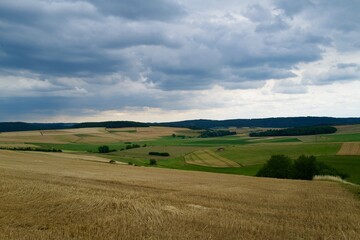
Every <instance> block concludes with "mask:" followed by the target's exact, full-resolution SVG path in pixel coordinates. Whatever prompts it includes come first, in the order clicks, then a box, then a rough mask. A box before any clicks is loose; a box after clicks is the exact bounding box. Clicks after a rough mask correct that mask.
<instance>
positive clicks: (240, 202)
mask: <svg viewBox="0 0 360 240" xmlns="http://www.w3.org/2000/svg"><path fill="white" fill-rule="evenodd" d="M1 152H2V155H1V157H0V173H1V174H0V201H1V203H2V204H1V205H0V239H10V240H11V239H19V240H22V239H40V240H41V239H54V240H58V239H74V238H76V239H80V240H82V239H224V237H225V238H226V239H270V240H271V239H357V238H358V236H359V235H360V221H359V219H360V201H359V200H358V199H357V198H356V197H355V196H354V195H353V194H352V193H350V192H349V191H348V190H347V189H345V188H344V187H342V186H341V185H340V184H338V183H331V182H322V181H312V182H309V181H291V180H278V179H266V178H253V177H245V176H235V175H228V174H220V175H219V174H212V173H202V172H188V171H178V170H169V169H159V168H142V167H134V166H122V165H111V164H105V163H96V162H90V161H80V160H76V159H67V158H63V159H61V158H58V157H54V156H52V155H46V157H45V155H38V153H19V154H21V156H14V155H13V154H14V152H10V151H1ZM16 153H17V152H16ZM60 154H61V153H60ZM39 158H41V161H39ZM34 216H36V217H34Z"/></svg>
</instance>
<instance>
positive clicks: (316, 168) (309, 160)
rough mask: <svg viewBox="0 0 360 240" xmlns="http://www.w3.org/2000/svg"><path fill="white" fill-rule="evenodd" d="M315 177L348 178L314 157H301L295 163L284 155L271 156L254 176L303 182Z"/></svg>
mask: <svg viewBox="0 0 360 240" xmlns="http://www.w3.org/2000/svg"><path fill="white" fill-rule="evenodd" d="M315 175H332V176H340V177H341V178H343V179H344V178H347V177H349V176H348V175H347V174H346V173H342V172H339V171H337V170H336V169H335V168H332V167H330V166H328V165H327V164H325V163H323V162H318V161H317V160H316V157H314V156H305V155H301V156H300V157H299V158H298V159H296V160H295V161H292V160H291V159H290V157H288V156H285V155H273V156H271V158H270V159H269V160H268V161H267V162H266V163H265V165H264V166H263V167H262V168H261V169H260V170H259V171H258V172H257V174H256V176H258V177H272V178H286V179H303V180H312V179H313V177H314V176H315Z"/></svg>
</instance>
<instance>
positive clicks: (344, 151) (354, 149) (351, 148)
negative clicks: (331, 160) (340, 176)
mask: <svg viewBox="0 0 360 240" xmlns="http://www.w3.org/2000/svg"><path fill="white" fill-rule="evenodd" d="M337 155H349V156H351V155H355V156H357V155H360V142H355V143H343V144H342V146H341V148H340V150H339V152H338V153H337Z"/></svg>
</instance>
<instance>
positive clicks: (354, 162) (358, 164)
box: [317, 156, 360, 184]
mask: <svg viewBox="0 0 360 240" xmlns="http://www.w3.org/2000/svg"><path fill="white" fill-rule="evenodd" d="M317 159H318V160H319V161H321V162H325V163H326V164H328V165H329V166H332V167H333V168H335V169H337V170H338V171H341V172H345V173H347V174H349V176H350V178H348V179H346V180H347V181H350V182H353V183H356V184H360V156H318V157H317Z"/></svg>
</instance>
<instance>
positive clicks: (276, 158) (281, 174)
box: [256, 155, 294, 178]
mask: <svg viewBox="0 0 360 240" xmlns="http://www.w3.org/2000/svg"><path fill="white" fill-rule="evenodd" d="M293 175H294V167H293V164H292V162H291V159H290V158H289V157H288V156H284V155H273V156H271V158H270V159H269V160H268V161H267V162H266V163H265V165H264V166H263V167H262V168H261V169H260V170H259V171H258V172H257V174H256V176H258V177H273V178H292V177H293Z"/></svg>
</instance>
